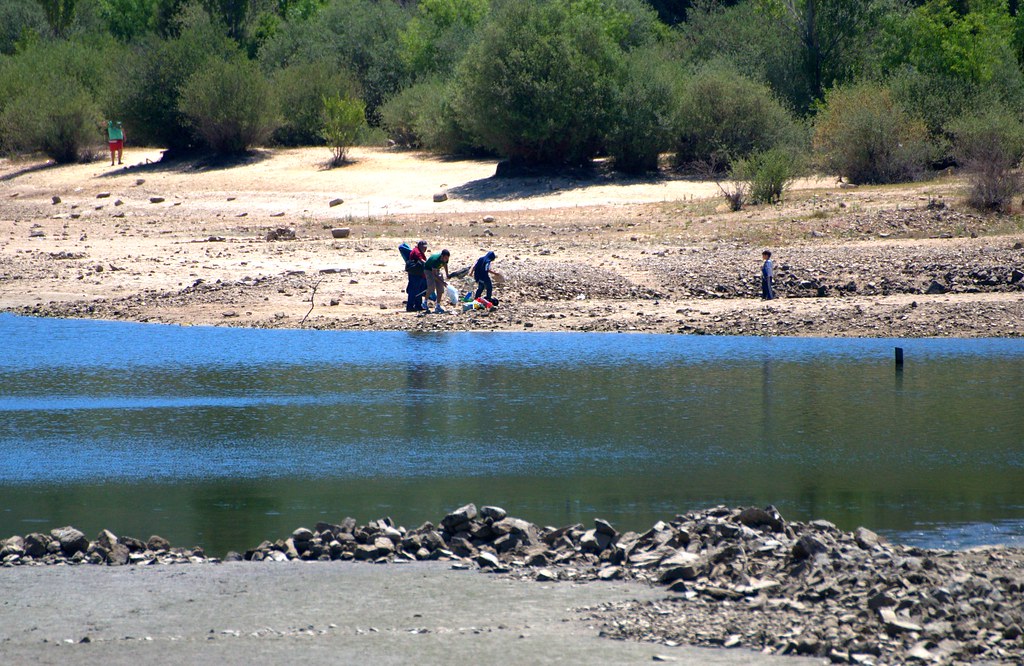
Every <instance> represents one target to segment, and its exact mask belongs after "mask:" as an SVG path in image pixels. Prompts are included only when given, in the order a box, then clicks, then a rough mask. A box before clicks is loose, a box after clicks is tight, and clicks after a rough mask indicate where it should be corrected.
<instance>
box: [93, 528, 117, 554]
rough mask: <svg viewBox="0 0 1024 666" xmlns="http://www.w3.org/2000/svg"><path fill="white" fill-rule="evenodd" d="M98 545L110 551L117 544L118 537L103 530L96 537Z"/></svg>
mask: <svg viewBox="0 0 1024 666" xmlns="http://www.w3.org/2000/svg"><path fill="white" fill-rule="evenodd" d="M96 543H97V544H98V545H99V546H102V547H103V548H105V549H106V550H108V551H109V550H110V549H111V548H113V547H114V544H116V543H117V536H116V535H115V534H114V533H113V532H111V531H110V530H103V531H102V532H100V533H99V536H97V537H96Z"/></svg>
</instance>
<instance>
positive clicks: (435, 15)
mask: <svg viewBox="0 0 1024 666" xmlns="http://www.w3.org/2000/svg"><path fill="white" fill-rule="evenodd" d="M489 9H490V0H422V1H421V2H420V3H419V5H418V6H417V7H416V14H415V15H414V16H413V17H412V19H411V20H410V21H409V23H408V24H407V25H406V26H405V28H404V29H403V30H402V31H401V32H400V33H399V40H400V43H401V57H402V61H403V62H404V63H405V65H406V67H407V68H408V69H409V71H410V72H412V73H413V76H414V77H417V78H421V77H424V76H429V75H432V74H436V73H448V72H451V71H452V70H453V69H454V67H455V64H456V63H457V62H458V61H459V59H460V58H461V57H462V55H463V54H464V53H465V52H466V48H467V47H468V46H469V43H470V42H471V41H472V39H473V36H474V34H475V32H476V29H477V26H478V25H479V24H480V22H481V21H482V20H483V18H484V17H485V16H486V15H487V12H488V10H489Z"/></svg>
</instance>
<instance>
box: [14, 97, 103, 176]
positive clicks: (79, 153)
mask: <svg viewBox="0 0 1024 666" xmlns="http://www.w3.org/2000/svg"><path fill="white" fill-rule="evenodd" d="M37 91H38V93H39V94H38V95H37V96H27V95H23V96H21V97H19V98H17V99H16V100H14V101H13V102H12V103H11V104H10V105H9V106H8V107H7V108H6V109H5V110H4V113H3V116H0V133H2V134H3V136H4V137H5V144H6V146H7V148H8V149H9V150H13V151H34V150H40V151H42V152H43V153H44V154H45V155H46V156H47V157H49V158H51V159H53V160H54V161H55V162H57V163H59V164H68V163H71V162H77V161H79V160H81V159H85V158H88V157H90V156H91V155H92V154H93V152H95V151H96V149H97V148H98V146H99V140H100V133H99V131H98V128H99V126H100V124H101V121H102V118H103V116H102V114H101V113H100V109H99V105H98V104H97V103H96V101H95V100H94V99H93V98H92V96H91V95H89V93H88V92H87V91H85V90H84V89H83V88H82V87H81V86H79V85H75V84H73V83H71V82H69V81H61V80H59V79H51V80H50V81H48V82H46V83H45V84H43V85H40V86H39V87H38V89H37Z"/></svg>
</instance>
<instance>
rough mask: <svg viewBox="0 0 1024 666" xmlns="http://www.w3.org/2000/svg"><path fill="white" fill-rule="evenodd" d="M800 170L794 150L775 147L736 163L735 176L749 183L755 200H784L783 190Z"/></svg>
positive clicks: (767, 202) (760, 202)
mask: <svg viewBox="0 0 1024 666" xmlns="http://www.w3.org/2000/svg"><path fill="white" fill-rule="evenodd" d="M800 171H801V168H800V164H799V159H798V158H797V157H795V156H794V155H793V153H791V152H789V151H786V150H782V149H779V148H772V149H769V150H766V151H764V152H761V153H755V154H753V155H751V156H750V157H748V158H746V159H743V160H740V161H739V162H737V163H736V164H735V165H734V167H733V179H734V180H736V181H743V182H746V183H747V184H748V189H749V191H750V200H751V201H752V202H753V203H755V204H762V203H764V204H773V203H778V202H779V201H782V195H783V193H784V192H785V191H786V190H787V189H788V188H789V186H790V185H791V184H792V183H793V180H794V179H795V178H796V177H797V175H798V174H799V172H800Z"/></svg>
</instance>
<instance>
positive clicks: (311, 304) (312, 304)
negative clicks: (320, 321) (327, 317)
mask: <svg viewBox="0 0 1024 666" xmlns="http://www.w3.org/2000/svg"><path fill="white" fill-rule="evenodd" d="M323 281H324V279H323V278H320V279H319V280H317V281H316V284H314V285H313V293H312V294H310V295H309V312H307V313H306V316H305V317H303V318H302V321H300V322H299V326H302V325H303V324H305V323H306V317H309V315H310V314H311V313H312V312H313V308H314V307H316V288H317V287H319V286H320V283H321V282H323Z"/></svg>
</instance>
